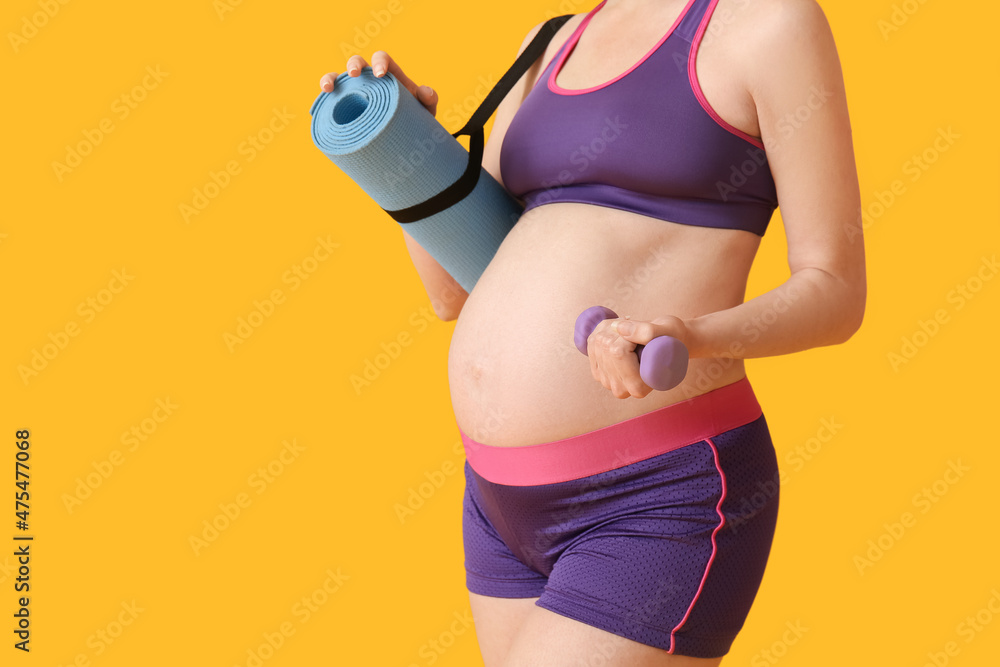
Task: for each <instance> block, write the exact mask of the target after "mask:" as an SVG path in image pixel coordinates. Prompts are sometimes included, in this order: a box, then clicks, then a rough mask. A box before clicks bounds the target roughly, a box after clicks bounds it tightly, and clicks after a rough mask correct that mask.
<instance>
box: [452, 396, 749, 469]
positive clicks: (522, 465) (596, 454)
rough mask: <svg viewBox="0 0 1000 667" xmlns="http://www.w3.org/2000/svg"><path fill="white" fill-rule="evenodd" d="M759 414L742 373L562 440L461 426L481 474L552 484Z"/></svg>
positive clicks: (650, 453)
mask: <svg viewBox="0 0 1000 667" xmlns="http://www.w3.org/2000/svg"><path fill="white" fill-rule="evenodd" d="M762 414H763V412H762V410H761V407H760V404H759V403H758V402H757V397H756V396H755V395H754V393H753V388H752V387H751V386H750V381H749V380H748V379H747V378H746V377H744V378H742V379H741V380H738V381H737V382H734V383H732V384H728V385H726V386H724V387H720V388H718V389H715V390H713V391H710V392H708V393H705V394H702V395H700V396H695V397H694V398H691V399H688V400H686V401H681V402H679V403H674V404H673V405H667V406H664V407H662V408H658V409H656V410H653V411H651V412H647V413H646V414H643V415H639V416H638V417H632V418H630V419H626V420H624V421H621V422H618V423H617V424H612V425H610V426H605V427H603V428H599V429H597V430H594V431H590V432H588V433H583V434H580V435H574V436H571V437H569V438H564V439H562V440H554V441H552V442H544V443H540V444H535V445H525V446H523V447H498V446H496V445H485V444H483V443H480V442H476V441H475V440H473V439H472V438H470V437H469V436H467V435H466V434H465V433H464V432H462V430H461V428H460V429H459V433H461V435H462V442H463V444H464V445H465V458H466V460H467V461H468V462H469V465H470V466H471V467H472V469H473V470H475V471H476V473H478V474H479V475H480V476H481V477H483V478H484V479H486V480H488V481H490V482H493V483H495V484H507V485H509V486H535V485H538V484H555V483H558V482H566V481H569V480H573V479H580V478H581V477H589V476H590V475H596V474H598V473H601V472H606V471H608V470H614V469H615V468H620V467H622V466H626V465H629V464H630V463H635V462H637V461H643V460H645V459H648V458H651V457H653V456H657V455H659V454H663V453H665V452H669V451H671V450H674V449H678V448H680V447H684V446H686V445H691V444H694V443H696V442H701V441H702V440H705V439H706V438H711V437H713V436H716V435H719V434H720V433H725V432H726V431H731V430H732V429H734V428H737V427H739V426H743V425H744V424H749V423H750V422H752V421H754V420H756V419H758V418H759V417H760V416H761V415H762Z"/></svg>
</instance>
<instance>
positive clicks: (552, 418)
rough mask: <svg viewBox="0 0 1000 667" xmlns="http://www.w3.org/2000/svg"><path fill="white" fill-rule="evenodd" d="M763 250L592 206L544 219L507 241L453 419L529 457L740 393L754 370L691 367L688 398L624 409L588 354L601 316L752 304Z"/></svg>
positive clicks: (463, 339)
mask: <svg viewBox="0 0 1000 667" xmlns="http://www.w3.org/2000/svg"><path fill="white" fill-rule="evenodd" d="M758 243H759V238H758V237H756V236H753V235H752V234H749V233H747V232H741V231H734V230H719V229H707V228H702V227H692V226H688V225H678V224H675V223H670V222H665V221H662V220H653V219H650V218H647V217H645V216H640V215H637V214H633V213H629V212H626V211H620V210H617V209H610V208H604V207H597V206H590V205H585V204H575V203H572V204H566V203H559V204H548V205H545V206H540V207H538V208H535V209H532V210H531V211H529V212H528V213H526V214H525V215H524V216H522V217H521V219H520V220H519V221H518V223H517V225H515V227H514V229H513V230H511V232H510V234H508V236H507V237H506V238H505V239H504V242H503V244H502V245H501V246H500V249H499V250H498V251H497V254H496V256H495V257H494V258H493V261H492V262H491V263H490V265H489V266H488V267H487V269H486V271H485V272H484V273H483V275H482V277H481V278H480V280H479V282H478V283H477V284H476V287H475V288H474V289H473V291H472V293H471V294H470V295H469V298H468V299H467V300H466V302H465V305H464V306H463V308H462V311H461V313H460V315H459V318H458V321H457V322H456V325H455V330H454V334H453V336H452V340H451V347H450V350H449V354H448V377H449V385H450V390H451V400H452V407H453V409H454V411H455V418H456V422H457V424H458V427H459V428H460V429H461V430H462V431H463V432H464V433H465V434H466V435H468V436H469V437H471V438H472V439H473V440H476V441H478V442H481V443H485V444H488V445H494V446H511V447H512V446H524V445H532V444H537V443H542V442H549V441H552V440H559V439H562V438H567V437H570V436H572V435H578V434H580V433H586V432H588V431H592V430H594V429H598V428H602V427H604V426H608V425H610V424H614V423H617V422H620V421H622V420H624V419H629V418H631V417H635V416H638V415H640V414H644V413H646V412H649V411H650V410H655V409H657V408H660V407H663V406H665V405H670V404H672V403H675V402H677V401H681V400H685V399H687V398H691V397H692V396H696V395H698V394H702V393H705V392H707V391H711V390H712V389H716V388H718V387H721V386H724V385H726V384H730V383H731V382H735V381H737V380H739V379H740V378H742V377H743V376H744V374H745V373H744V368H743V363H742V360H738V359H718V358H716V359H691V362H690V365H689V370H688V374H687V376H686V378H685V380H684V382H683V383H682V384H681V385H679V386H678V387H676V388H674V389H672V390H670V391H666V392H661V391H653V392H650V393H649V394H648V395H647V396H646V397H645V398H641V399H637V398H631V397H630V398H626V399H618V398H615V396H614V395H613V394H612V393H611V391H610V390H608V389H605V388H604V386H603V385H602V384H601V383H600V382H598V381H597V380H595V379H594V378H593V376H592V375H591V372H590V363H589V361H588V359H587V357H585V356H584V355H582V354H581V353H580V351H579V350H577V349H576V346H575V345H574V342H573V327H574V324H575V323H576V318H577V316H578V315H579V314H580V313H581V312H583V311H584V310H585V309H586V308H589V307H590V306H595V305H602V306H607V307H609V308H611V309H612V310H614V311H615V312H616V313H618V315H620V316H624V315H629V316H631V318H632V319H635V320H652V319H654V318H656V317H660V316H663V315H675V316H677V317H681V318H685V319H686V318H691V317H696V316H699V315H703V314H705V313H709V312H714V311H718V310H723V309H725V308H729V307H732V306H735V305H738V304H739V303H741V302H742V300H743V297H744V292H745V288H746V279H747V274H748V273H749V268H750V264H751V262H752V261H753V256H754V254H755V253H756V249H757V246H758Z"/></svg>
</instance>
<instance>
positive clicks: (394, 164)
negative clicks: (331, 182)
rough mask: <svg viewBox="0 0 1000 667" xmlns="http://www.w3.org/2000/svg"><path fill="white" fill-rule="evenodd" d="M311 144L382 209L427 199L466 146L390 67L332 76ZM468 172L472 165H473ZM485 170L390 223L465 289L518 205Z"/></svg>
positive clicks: (453, 170)
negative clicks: (435, 203)
mask: <svg viewBox="0 0 1000 667" xmlns="http://www.w3.org/2000/svg"><path fill="white" fill-rule="evenodd" d="M309 113H310V114H311V115H312V137H313V143H315V144H316V147H317V148H319V149H320V150H321V151H322V152H323V153H324V154H325V155H326V156H327V157H328V158H330V160H332V161H333V163H334V164H336V165H337V166H338V167H340V168H341V169H342V170H343V171H344V172H345V173H346V174H347V175H348V176H350V178H351V179H352V180H353V181H354V182H355V183H357V184H358V185H359V186H360V187H361V189H362V190H364V191H365V192H366V193H367V194H368V195H369V196H370V197H371V198H372V199H374V200H375V202H376V203H377V204H378V205H379V206H380V207H382V208H383V209H386V210H389V211H396V210H399V209H404V208H407V207H409V206H413V205H415V204H419V203H421V202H424V201H426V200H427V199H429V198H431V197H432V196H434V195H436V194H438V193H439V192H441V191H442V190H444V189H445V188H447V187H448V186H450V185H451V184H452V183H454V182H455V181H456V180H458V178H459V177H460V176H461V175H462V174H463V172H464V171H465V169H466V166H467V165H468V162H469V152H468V151H467V150H466V149H465V147H463V146H462V144H460V143H459V142H458V140H457V139H455V137H453V136H452V135H451V134H449V133H448V131H447V130H445V129H444V127H443V126H442V125H441V123H439V122H438V121H437V119H436V118H435V117H434V116H432V115H431V113H430V112H429V111H427V109H425V108H424V106H423V105H422V104H421V103H420V102H419V101H418V100H417V99H416V98H415V97H414V96H413V95H412V94H411V93H410V91H408V90H407V89H406V87H404V86H403V85H402V84H401V83H400V82H399V80H398V79H397V78H396V77H394V76H393V75H392V74H391V73H386V74H385V75H384V76H382V77H376V76H375V75H374V74H373V73H372V68H371V67H365V68H363V69H362V71H361V75H360V76H357V77H352V76H349V75H348V74H346V73H344V74H341V75H340V76H338V77H337V80H336V82H335V85H334V87H333V92H330V93H325V92H324V93H320V94H319V96H318V97H317V98H316V101H315V102H313V105H312V109H310V111H309ZM473 173H474V172H473ZM522 210H523V209H522V207H521V205H520V204H519V203H518V202H517V200H516V199H514V198H513V197H512V196H511V195H510V194H509V193H508V192H507V191H506V190H505V189H504V188H503V186H502V185H500V184H499V183H498V182H497V181H496V179H494V178H493V177H492V176H491V175H490V174H489V173H488V172H487V171H486V170H485V169H482V171H481V172H480V174H479V181H478V182H477V184H476V187H475V189H474V190H473V191H472V192H471V193H470V194H469V195H468V196H466V197H465V198H464V199H462V200H461V201H459V202H457V203H455V204H453V205H452V206H450V207H449V208H447V209H445V210H443V211H441V212H439V213H436V214H434V215H431V216H430V217H427V218H423V219H422V220H417V221H414V222H406V223H402V222H400V223H397V224H399V225H400V226H401V227H403V228H404V229H406V231H407V232H409V234H410V236H412V237H413V239H414V240H415V241H416V242H417V243H419V244H420V245H421V247H423V248H424V249H425V250H426V251H427V252H428V253H430V255H431V256H432V257H433V258H434V259H436V260H437V262H438V263H439V264H440V265H441V266H442V268H444V269H445V271H447V272H448V273H449V274H451V276H452V277H453V278H454V279H455V280H456V281H458V283H459V284H460V285H461V286H462V288H463V289H464V290H465V291H466V292H471V291H472V288H473V287H474V286H475V284H476V282H477V281H478V280H479V277H480V276H481V275H482V274H483V271H484V270H485V269H486V266H487V264H489V263H490V260H492V259H493V256H494V255H495V254H496V251H497V248H499V247H500V243H501V242H502V241H503V239H504V237H505V236H507V233H508V232H509V231H510V230H511V228H512V227H513V226H514V224H515V223H516V222H517V220H518V218H519V217H520V215H521V212H522Z"/></svg>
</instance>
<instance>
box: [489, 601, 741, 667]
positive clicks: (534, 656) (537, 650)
mask: <svg viewBox="0 0 1000 667" xmlns="http://www.w3.org/2000/svg"><path fill="white" fill-rule="evenodd" d="M522 621H523V624H522V625H521V629H520V631H519V632H518V633H517V635H516V636H515V637H514V641H513V643H512V644H511V645H510V646H509V647H507V648H506V657H505V659H504V661H503V662H500V663H490V662H487V663H486V667H492V664H499V665H501V667H541V666H542V665H544V666H545V667H598V666H600V667H717V666H718V665H719V664H720V663H721V662H722V658H692V657H689V656H685V655H673V654H670V653H668V652H667V651H665V650H663V649H661V648H656V647H655V646H648V645H646V644H642V643H640V642H637V641H632V640H631V639H627V638H625V637H621V636H619V635H616V634H613V633H611V632H606V631H604V630H601V629H600V628H596V627H594V626H592V625H588V624H585V623H581V622H579V621H575V620H573V619H571V618H567V617H566V616H562V615H560V614H557V613H555V612H552V611H549V610H548V609H545V608H543V607H538V606H534V607H532V608H531V609H529V610H528V612H527V615H526V617H525V618H524V619H522Z"/></svg>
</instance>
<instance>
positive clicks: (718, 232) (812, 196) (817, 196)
mask: <svg viewBox="0 0 1000 667" xmlns="http://www.w3.org/2000/svg"><path fill="white" fill-rule="evenodd" d="M685 5H686V2H684V1H683V0H659V1H654V0H608V2H607V3H606V5H605V6H604V7H603V8H602V9H601V10H600V11H599V12H598V13H597V14H596V15H595V16H594V18H593V20H592V21H591V22H590V24H589V25H588V26H587V28H586V30H585V31H584V33H583V35H582V37H581V39H580V41H579V43H578V44H577V46H576V48H575V49H574V50H573V52H572V53H571V54H570V56H569V58H568V59H567V60H566V62H565V64H564V66H563V68H562V69H561V70H560V71H559V74H558V77H557V82H558V84H559V85H560V86H561V87H563V88H569V89H580V88H588V87H591V86H595V85H599V84H601V83H604V82H606V81H608V80H610V79H612V78H614V77H616V76H618V75H619V74H621V73H622V72H624V71H626V70H627V69H628V68H629V67H631V66H632V65H633V64H635V63H636V62H637V61H638V60H639V59H640V58H642V57H643V56H644V55H645V54H646V53H647V52H648V51H649V50H650V49H651V48H652V46H653V45H654V44H656V43H657V42H658V41H659V39H660V38H661V37H662V36H663V34H664V33H665V32H666V30H667V28H669V26H670V25H671V24H672V23H673V21H674V19H675V18H676V17H677V16H678V15H679V13H680V11H681V10H682V8H683V7H684V6H685ZM582 19H583V14H580V15H577V16H574V17H573V18H572V19H570V20H569V21H568V22H567V23H566V24H565V25H563V26H562V28H561V29H560V30H559V32H558V33H557V34H556V35H555V37H554V38H553V40H552V41H551V43H550V45H549V46H548V48H547V50H546V52H545V54H544V55H543V56H542V57H541V58H540V59H539V61H538V62H536V63H535V66H534V67H533V68H532V69H531V70H529V72H528V73H527V74H526V75H525V76H524V77H523V78H522V80H521V81H520V82H519V84H518V85H517V86H515V88H514V89H513V90H512V91H511V93H510V94H509V95H508V96H507V98H506V99H505V100H504V102H503V103H502V104H501V106H500V108H499V109H498V110H497V114H496V119H495V121H494V125H493V130H492V132H491V134H490V136H489V140H488V141H487V144H486V149H485V154H484V158H483V165H484V167H485V168H486V169H487V171H488V172H489V173H491V174H492V175H493V176H494V177H495V178H497V180H499V181H500V182H503V178H502V176H503V175H502V174H501V173H500V166H499V156H500V147H501V144H502V141H503V137H504V134H505V133H506V130H507V127H508V126H509V124H510V121H511V119H512V118H513V116H514V113H516V111H517V108H518V106H519V105H520V103H521V101H522V100H523V98H524V96H525V95H526V94H527V93H528V91H529V90H530V89H531V87H532V86H533V85H535V83H536V82H537V79H538V76H539V74H540V73H541V71H542V70H543V69H544V68H545V66H546V65H547V64H548V62H549V61H550V60H551V58H552V57H553V56H554V55H555V53H556V51H557V50H558V49H559V47H560V45H562V44H563V43H564V42H565V41H566V39H568V38H569V36H570V34H571V33H572V32H573V31H574V30H575V29H576V27H577V26H578V25H579V23H580V21H581V20H582ZM540 27H541V24H539V25H537V26H535V28H533V29H532V30H531V31H530V32H529V33H528V35H527V36H526V37H525V40H524V42H523V43H522V47H521V48H522V49H523V48H524V47H525V46H526V45H527V43H528V42H529V41H530V39H531V38H532V37H533V36H534V35H535V33H536V32H537V30H538V28H540ZM366 64H367V63H366V61H365V60H364V59H363V58H362V57H361V56H360V55H355V56H352V57H351V58H350V59H349V60H348V61H347V68H346V69H347V70H348V71H350V70H351V69H352V68H354V67H357V68H359V69H360V67H363V66H365V65H366ZM372 64H373V65H374V66H378V65H382V66H385V67H387V69H388V70H389V71H391V72H393V74H394V75H396V76H398V77H400V80H401V81H402V82H403V83H404V85H406V86H407V88H409V89H410V90H411V92H414V93H415V94H416V95H417V99H419V100H420V101H421V102H422V103H424V105H425V107H427V108H428V110H430V111H431V112H432V113H434V111H435V109H436V105H437V95H436V94H435V93H434V92H433V91H431V90H430V89H427V90H423V89H421V88H418V86H417V84H415V83H414V82H413V81H412V80H410V79H409V78H408V77H406V76H405V75H404V74H403V73H402V70H401V69H400V68H399V66H398V64H397V63H395V61H393V60H392V59H391V58H390V57H389V55H388V54H387V53H385V52H384V51H379V52H376V53H375V54H374V55H373V56H372ZM696 72H697V76H698V80H699V82H700V84H701V88H702V90H703V92H704V94H705V96H706V98H707V99H708V101H709V103H710V104H711V106H712V107H713V108H714V109H715V111H716V113H718V115H719V116H720V117H721V118H722V119H723V120H725V121H726V122H727V123H729V124H731V125H733V126H734V127H736V128H738V129H740V130H742V131H743V132H745V133H747V134H749V135H751V136H754V137H760V138H761V139H762V141H763V143H764V145H765V150H766V151H767V155H768V160H769V163H770V167H771V171H772V174H773V175H774V178H775V183H776V185H777V191H778V199H779V205H780V207H781V215H782V220H783V221H784V226H785V234H786V237H787V240H788V268H789V273H790V275H789V277H788V279H787V280H786V281H785V282H784V283H782V284H780V285H778V286H776V287H774V288H773V289H771V290H770V291H767V292H765V293H764V294H761V295H760V296H757V297H755V298H754V299H751V300H750V301H745V302H744V297H745V289H746V283H747V277H748V274H749V271H750V267H751V265H752V262H753V259H754V256H755V255H756V252H757V248H758V246H759V243H760V238H759V237H757V236H755V235H753V234H751V233H749V232H745V231H742V230H724V229H711V228H705V227H696V226H690V225H682V224H675V223H671V222H666V221H663V220H658V219H651V218H647V217H645V216H641V215H637V214H633V213H629V212H626V211H620V210H617V209H610V208H604V207H599V206H591V205H586V204H576V203H553V204H547V205H544V206H540V207H538V208H536V209H533V210H531V211H529V212H528V213H526V214H525V215H524V216H522V218H521V219H520V220H519V221H518V223H517V225H516V226H515V227H514V229H513V230H512V231H511V233H510V234H509V235H508V236H507V237H506V239H505V240H504V242H503V244H502V245H501V246H500V249H499V251H498V252H497V255H496V256H495V258H494V259H493V261H492V262H491V263H490V265H489V267H488V268H487V269H486V271H485V272H484V273H483V275H482V277H481V278H480V280H479V282H478V283H477V285H476V287H475V289H474V290H473V291H472V293H471V294H466V293H465V292H464V290H462V289H461V287H459V286H458V285H457V283H455V282H454V280H452V279H450V276H447V274H446V273H445V272H444V271H443V270H442V269H441V268H440V266H439V265H437V263H436V262H434V260H433V259H432V258H430V257H429V255H427V254H426V252H423V250H422V249H421V248H420V247H419V246H418V245H417V244H416V243H415V242H413V240H412V238H410V237H409V235H408V234H406V233H405V232H404V241H405V242H406V244H407V248H408V249H409V250H410V253H411V256H412V257H413V260H414V265H415V267H416V268H417V270H418V273H419V274H420V277H421V280H422V281H423V283H424V286H425V287H426V288H427V291H428V295H429V296H430V297H431V299H432V303H434V304H436V305H435V310H436V311H437V312H438V314H439V316H441V317H442V319H446V320H449V319H455V318H456V317H457V320H458V321H457V323H456V326H455V331H454V334H453V337H452V342H451V349H450V353H449V359H448V368H449V378H450V383H451V397H452V403H453V408H454V411H455V417H456V420H457V423H458V426H459V428H461V429H462V431H463V432H465V433H466V434H467V435H469V436H470V437H471V438H473V439H474V440H477V441H479V442H482V443H485V444H489V445H495V446H509V447H517V446H525V445H531V444H536V443H542V442H548V441H551V440H557V439H562V438H567V437H569V436H572V435H577V434H580V433H585V432H588V431H591V430H594V429H597V428H601V427H604V426H608V425H610V424H614V423H617V422H620V421H622V420H625V419H628V418H631V417H635V416H638V415H641V414H644V413H646V412H649V411H651V410H655V409H658V408H660V407H663V406H666V405H670V404H672V403H675V402H678V401H681V400H685V399H688V398H691V397H693V396H696V395H699V394H703V393H705V392H708V391H712V390H713V389H716V388H718V387H721V386H724V385H727V384H730V383H732V382H735V381H737V380H739V379H741V378H742V377H744V375H745V370H744V364H743V359H747V358H756V357H765V356H774V355H783V354H789V353H793V352H797V351H801V350H806V349H810V348H813V347H819V346H824V345H834V344H839V343H842V342H844V341H846V340H848V339H849V338H850V337H851V336H852V335H853V334H854V332H855V331H856V330H857V329H858V327H859V326H860V324H861V321H862V319H863V315H864V309H865V297H866V279H865V260H864V243H863V236H862V230H861V221H860V208H861V202H860V194H859V192H858V180H857V172H856V167H855V162H854V153H853V146H852V143H851V129H850V121H849V117H848V112H847V102H846V93H845V90H844V84H843V77H842V74H841V70H840V63H839V59H838V56H837V52H836V47H835V44H834V41H833V37H832V35H831V33H830V29H829V26H828V24H827V21H826V18H825V16H824V15H823V12H822V10H821V9H820V7H819V6H818V5H817V4H816V3H815V2H814V0H754V1H753V2H749V1H748V0H720V2H719V4H718V6H717V8H716V9H715V13H714V14H713V17H712V20H711V23H710V25H709V31H708V33H707V34H706V37H705V40H704V41H703V43H702V44H701V46H700V48H699V51H698V53H697V60H696ZM335 76H336V73H329V74H326V75H324V77H323V79H321V86H325V87H324V90H331V89H332V79H333V77H335ZM816 91H822V92H823V95H822V97H821V98H817V96H816ZM820 100H821V101H820ZM804 108H805V109H808V110H809V113H808V120H807V121H806V122H798V123H795V124H790V123H789V121H788V119H789V118H795V117H796V113H797V112H799V114H800V115H799V118H801V117H802V115H803V114H802V110H803V109H804ZM789 128H794V129H793V131H790V129H789ZM749 145H750V144H748V146H749ZM818 156H821V157H818ZM772 224H774V223H772ZM583 230H586V231H585V232H584V231H583ZM653 249H658V254H653V253H651V250H653ZM657 257H660V258H662V260H661V261H659V262H657V259H656V258H657ZM581 267H586V270H582V269H581ZM646 269H648V270H646ZM638 276H644V277H645V279H644V281H642V282H641V285H638V286H635V287H634V288H633V289H631V291H629V292H628V293H622V292H621V291H616V290H615V285H616V284H620V281H623V280H631V281H632V283H636V282H637V281H636V278H637V277H638ZM612 302H613V303H614V305H615V308H614V309H615V310H616V311H617V312H618V313H619V315H622V316H623V317H622V318H620V319H618V320H608V321H605V322H603V323H601V324H600V325H598V327H597V328H596V329H595V331H594V333H593V334H592V335H591V337H590V339H589V341H588V357H587V358H584V357H583V356H582V355H581V354H580V353H579V351H577V350H576V348H575V346H574V345H573V338H572V332H573V324H574V322H575V320H576V317H577V315H579V313H580V312H582V311H583V310H584V309H586V308H588V307H590V306H594V305H611V303H612ZM625 315H628V316H629V318H630V319H631V320H632V321H634V322H635V327H634V328H635V330H634V332H632V333H626V332H625V330H624V328H623V327H621V326H619V325H620V324H621V323H622V322H624V321H625V320H624V316H625ZM660 335H670V336H674V337H675V338H679V339H680V340H681V341H682V342H684V343H685V345H686V346H687V347H688V350H689V352H690V355H691V364H690V367H689V372H688V375H687V377H686V378H685V380H684V382H683V383H682V384H681V385H679V386H678V387H676V388H675V389H672V390H670V391H666V392H656V391H652V389H651V388H649V387H648V386H647V385H645V383H643V382H642V379H641V378H640V377H639V373H638V370H639V367H638V363H637V361H636V358H635V355H634V349H635V347H636V345H637V344H645V343H648V342H649V341H650V340H652V339H653V338H655V337H656V336H660ZM624 399H631V400H624ZM536 599H537V598H529V599H521V600H509V599H499V598H488V597H484V596H479V595H476V594H474V593H470V600H471V605H472V611H473V615H474V618H475V620H476V631H477V636H478V638H479V642H480V648H481V650H482V652H483V657H484V660H485V663H486V665H487V667H497V666H505V667H525V666H528V665H546V666H547V667H561V666H564V665H565V666H566V667H569V666H570V665H574V666H575V665H586V664H589V662H588V660H590V659H592V658H593V657H594V656H595V655H596V654H597V653H601V647H608V646H610V647H612V648H613V649H614V650H612V651H611V653H612V656H611V657H610V658H608V659H607V661H606V662H603V663H601V664H606V665H664V666H670V667H678V666H685V667H686V666H687V665H691V666H697V667H713V666H714V665H717V664H719V661H720V660H721V659H695V658H689V657H685V656H674V655H669V654H667V653H666V652H665V651H663V650H662V649H657V648H654V647H650V646H646V645H643V644H640V643H638V642H633V641H631V640H627V639H625V638H622V637H619V636H617V635H613V634H611V633H608V632H605V631H603V630H599V629H597V628H594V627H592V626H588V625H585V624H583V623H580V622H577V621H575V620H573V619H569V618H566V617H563V616H560V615H558V614H555V613H553V612H550V611H548V610H545V609H542V608H541V607H537V606H535V605H534V601H535V600H536Z"/></svg>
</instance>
